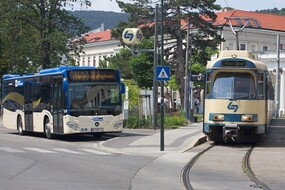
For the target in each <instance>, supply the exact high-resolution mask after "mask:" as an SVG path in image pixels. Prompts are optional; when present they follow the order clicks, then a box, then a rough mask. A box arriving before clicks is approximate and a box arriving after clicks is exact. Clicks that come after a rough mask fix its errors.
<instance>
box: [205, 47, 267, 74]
mask: <svg viewBox="0 0 285 190" xmlns="http://www.w3.org/2000/svg"><path fill="white" fill-rule="evenodd" d="M224 59H227V60H231V59H235V60H237V59H239V60H240V59H242V60H247V61H250V62H252V64H253V65H254V66H255V68H256V69H258V70H268V69H267V66H266V64H265V63H263V62H261V61H259V60H257V58H256V55H254V54H253V53H252V52H249V51H241V50H239V51H237V50H233V51H232V50H228V51H221V52H219V54H218V57H217V58H216V59H215V60H212V61H209V62H208V64H207V67H206V69H213V68H214V67H216V65H215V64H216V63H217V62H219V61H221V60H224Z"/></svg>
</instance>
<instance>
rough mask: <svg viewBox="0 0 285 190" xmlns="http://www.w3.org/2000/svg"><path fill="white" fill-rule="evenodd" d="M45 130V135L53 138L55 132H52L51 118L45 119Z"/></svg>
mask: <svg viewBox="0 0 285 190" xmlns="http://www.w3.org/2000/svg"><path fill="white" fill-rule="evenodd" d="M44 131H45V135H46V137H47V138H48V139H52V138H53V134H52V133H51V125H50V122H49V119H48V118H47V119H45V124H44Z"/></svg>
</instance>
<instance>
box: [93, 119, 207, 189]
mask: <svg viewBox="0 0 285 190" xmlns="http://www.w3.org/2000/svg"><path fill="white" fill-rule="evenodd" d="M153 131H154V130H152V132H151V131H145V133H144V132H143V130H131V129H125V130H124V133H132V134H134V136H135V137H134V136H133V137H130V138H131V140H129V141H128V143H123V144H122V145H118V143H116V139H112V140H110V141H105V142H101V143H99V144H98V147H99V148H100V147H102V148H103V147H104V149H107V150H108V149H109V150H110V151H115V152H120V153H124V154H136V155H137V154H140V155H144V156H153V157H154V158H153V160H152V161H151V162H149V163H147V164H146V165H144V167H143V168H141V169H140V170H139V171H138V172H137V173H136V175H135V176H134V177H133V178H132V180H131V182H130V188H129V189H133V190H145V189H148V190H158V189H159V190H182V189H183V185H182V183H181V171H182V170H183V168H184V166H185V165H186V164H187V163H188V162H189V161H190V160H191V159H192V158H193V157H194V156H195V155H196V154H197V152H191V151H187V150H189V149H190V148H192V147H194V146H195V145H197V144H200V143H203V142H205V141H206V136H205V135H204V134H203V133H202V123H193V124H191V125H189V126H186V127H181V128H178V129H173V130H166V131H165V133H164V144H165V147H164V151H160V131H159V130H157V131H154V132H153ZM136 134H137V136H136ZM120 138H122V137H120ZM114 147H115V148H114Z"/></svg>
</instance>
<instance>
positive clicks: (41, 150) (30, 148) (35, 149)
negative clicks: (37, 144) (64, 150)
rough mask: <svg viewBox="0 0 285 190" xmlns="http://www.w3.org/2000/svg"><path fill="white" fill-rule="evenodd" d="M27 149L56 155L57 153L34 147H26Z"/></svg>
mask: <svg viewBox="0 0 285 190" xmlns="http://www.w3.org/2000/svg"><path fill="white" fill-rule="evenodd" d="M25 149H27V150H31V151H35V152H40V153H56V152H55V151H50V150H45V149H41V148H34V147H25Z"/></svg>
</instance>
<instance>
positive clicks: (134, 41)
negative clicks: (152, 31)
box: [122, 28, 143, 45]
mask: <svg viewBox="0 0 285 190" xmlns="http://www.w3.org/2000/svg"><path fill="white" fill-rule="evenodd" d="M122 39H123V42H124V43H125V44H127V45H138V44H140V43H141V42H142V39H143V33H142V31H141V29H139V28H126V29H125V30H124V31H123V34H122Z"/></svg>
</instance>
